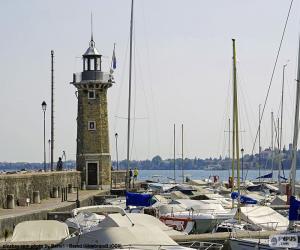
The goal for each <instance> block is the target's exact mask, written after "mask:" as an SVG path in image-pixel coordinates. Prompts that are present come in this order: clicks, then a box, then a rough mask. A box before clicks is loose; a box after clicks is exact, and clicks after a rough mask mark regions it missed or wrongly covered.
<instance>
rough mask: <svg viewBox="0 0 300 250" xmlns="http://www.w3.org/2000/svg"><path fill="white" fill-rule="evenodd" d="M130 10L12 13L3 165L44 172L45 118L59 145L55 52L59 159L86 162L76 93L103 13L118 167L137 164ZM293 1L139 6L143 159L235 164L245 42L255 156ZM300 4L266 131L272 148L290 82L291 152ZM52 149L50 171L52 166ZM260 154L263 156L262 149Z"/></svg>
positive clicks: (1, 97)
mask: <svg viewBox="0 0 300 250" xmlns="http://www.w3.org/2000/svg"><path fill="white" fill-rule="evenodd" d="M130 2H131V1H130V0H64V1H61V0H60V1H59V0H51V1H50V0H44V1H39V0H27V1H22V0H2V1H0V32H1V39H0V58H1V60H0V72H1V78H0V87H1V91H0V119H1V120H0V141H1V143H0V161H7V162H42V161H43V112H42V108H41V103H42V101H43V100H45V101H46V102H47V104H48V106H47V110H46V141H48V139H49V138H50V98H51V96H50V79H51V75H50V62H51V61H50V51H51V50H52V49H53V50H54V53H55V65H54V66H55V150H54V159H57V158H58V157H59V156H61V155H62V151H65V152H66V155H67V159H75V158H76V116H77V99H76V96H75V91H76V90H75V88H74V86H72V85H71V84H70V82H71V81H72V74H73V73H75V72H80V71H81V69H82V61H81V56H82V54H83V53H84V52H85V50H86V49H87V48H88V44H89V40H90V35H91V27H90V26H91V25H90V16H91V12H92V13H93V24H94V25H93V33H94V40H95V42H96V47H97V49H98V50H99V51H100V53H101V54H102V55H103V70H104V71H108V70H109V64H110V59H111V55H112V50H113V44H114V43H116V57H117V69H116V71H115V73H114V74H115V81H116V83H115V84H114V85H113V86H112V87H111V88H110V89H109V90H108V112H109V126H110V128H109V135H110V149H111V156H112V160H115V159H116V150H115V149H116V140H115V136H114V135H115V133H118V135H119V136H118V151H119V159H125V158H126V131H127V120H126V117H127V99H128V67H129V66H128V61H129V24H130ZM289 4H290V1H288V0H285V1H282V0H264V1H261V0H251V1H250V0H245V1H237V0H226V1H225V0H210V1H203V0H151V1H150V0H136V1H135V6H134V53H133V58H134V63H133V83H132V84H133V91H132V100H133V105H132V114H133V115H132V128H131V129H132V130H131V131H132V135H133V137H132V138H131V139H132V140H131V141H132V143H131V150H130V152H131V159H136V160H142V159H152V158H153V157H154V156H155V155H160V156H162V157H163V158H172V157H173V126H174V124H175V126H176V132H175V135H176V136H175V146H176V157H181V151H182V148H181V144H182V141H181V140H182V135H181V125H182V124H183V152H184V157H189V158H194V157H197V158H208V157H219V156H222V157H224V156H227V155H228V133H227V132H224V131H227V130H228V119H229V118H230V116H231V106H232V101H231V99H232V95H231V91H232V87H231V85H232V41H231V39H232V38H235V39H236V47H237V60H238V64H237V74H238V93H239V96H238V99H239V117H240V118H239V121H240V130H241V132H240V137H241V140H240V142H241V147H243V148H244V150H245V153H251V152H252V148H253V141H254V137H255V133H256V130H257V126H258V110H259V104H263V103H264V100H265V97H266V92H267V88H268V84H269V81H270V78H271V73H272V69H273V66H274V62H275V58H276V53H277V49H278V46H279V42H280V38H281V35H282V31H283V27H284V22H285V19H286V17H287V13H288V8H289ZM299 10H300V1H299V0H294V3H293V7H292V11H291V15H290V19H289V22H288V26H287V30H286V34H285V38H284V41H283V45H282V50H281V53H280V56H279V60H278V65H277V69H276V71H275V75H274V80H273V83H272V86H271V90H270V95H269V100H268V103H267V106H266V109H265V113H264V117H263V119H262V126H261V145H262V147H263V148H267V147H270V145H271V119H270V116H271V115H270V113H271V112H272V111H273V112H274V117H275V119H276V118H277V117H278V115H279V111H278V110H279V104H280V98H281V84H282V68H283V65H284V64H286V63H288V66H287V68H286V74H285V79H286V81H285V90H284V94H285V95H284V118H283V144H285V145H288V143H289V142H291V141H292V131H293V116H294V99H295V86H296V81H295V79H296V74H297V53H298V38H299V34H300V14H299V13H300V12H299ZM48 149H49V148H48V143H47V161H48V157H49V155H48V152H49V150H48ZM255 151H257V146H256V147H255Z"/></svg>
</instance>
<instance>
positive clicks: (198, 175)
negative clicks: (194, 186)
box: [139, 170, 300, 181]
mask: <svg viewBox="0 0 300 250" xmlns="http://www.w3.org/2000/svg"><path fill="white" fill-rule="evenodd" d="M246 172H247V170H244V178H245V176H246ZM289 172H290V171H289V170H285V171H284V173H285V177H286V178H288V177H289ZM175 173H176V180H177V181H181V180H182V172H181V170H176V172H175ZM260 173H261V175H266V174H269V173H271V170H261V171H260ZM229 174H230V175H231V172H230V173H229V171H228V170H185V171H184V175H188V176H189V177H190V178H191V179H194V180H199V179H205V178H209V176H213V175H218V176H219V177H220V180H222V181H227V180H228V177H229ZM258 174H259V172H258V170H248V174H247V180H255V178H257V177H258V176H259V175H258ZM153 175H160V176H163V177H164V178H170V179H173V178H174V170H139V179H140V180H146V179H150V178H151V176H153ZM235 176H236V173H235ZM281 176H283V174H282V172H281ZM241 177H242V173H241ZM273 179H274V180H277V179H278V171H273ZM296 179H297V180H298V181H299V180H300V171H297V178H296Z"/></svg>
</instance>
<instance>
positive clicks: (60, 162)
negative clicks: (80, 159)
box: [56, 157, 63, 171]
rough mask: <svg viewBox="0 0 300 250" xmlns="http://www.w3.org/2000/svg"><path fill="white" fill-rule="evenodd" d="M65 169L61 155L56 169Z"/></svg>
mask: <svg viewBox="0 0 300 250" xmlns="http://www.w3.org/2000/svg"><path fill="white" fill-rule="evenodd" d="M62 170H63V162H62V160H61V157H59V158H58V162H57V164H56V171H62Z"/></svg>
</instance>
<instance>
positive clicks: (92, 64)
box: [90, 58, 95, 70]
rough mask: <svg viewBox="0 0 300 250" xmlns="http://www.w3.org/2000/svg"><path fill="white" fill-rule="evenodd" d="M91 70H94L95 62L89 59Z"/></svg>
mask: <svg viewBox="0 0 300 250" xmlns="http://www.w3.org/2000/svg"><path fill="white" fill-rule="evenodd" d="M90 65H91V70H95V61H94V58H91V59H90Z"/></svg>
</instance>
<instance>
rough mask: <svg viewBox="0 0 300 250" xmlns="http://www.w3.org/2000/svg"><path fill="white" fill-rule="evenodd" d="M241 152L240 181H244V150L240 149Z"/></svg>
mask: <svg viewBox="0 0 300 250" xmlns="http://www.w3.org/2000/svg"><path fill="white" fill-rule="evenodd" d="M241 152H242V181H243V180H244V148H242V149H241Z"/></svg>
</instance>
